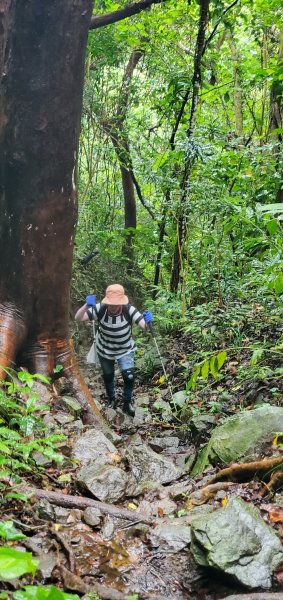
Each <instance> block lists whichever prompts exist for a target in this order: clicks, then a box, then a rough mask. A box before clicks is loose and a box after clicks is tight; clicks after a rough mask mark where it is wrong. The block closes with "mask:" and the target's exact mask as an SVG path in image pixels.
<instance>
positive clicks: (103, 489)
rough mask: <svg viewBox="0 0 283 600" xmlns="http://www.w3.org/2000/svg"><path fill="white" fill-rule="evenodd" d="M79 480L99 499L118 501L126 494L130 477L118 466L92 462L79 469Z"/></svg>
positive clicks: (80, 483) (82, 485)
mask: <svg viewBox="0 0 283 600" xmlns="http://www.w3.org/2000/svg"><path fill="white" fill-rule="evenodd" d="M77 481H78V483H79V485H80V487H82V488H83V489H86V490H88V491H89V492H91V494H92V495H93V496H95V498H98V500H101V501H102V502H117V501H118V500H120V499H121V498H123V496H124V495H125V491H126V488H127V484H128V477H127V475H126V473H125V472H124V471H122V469H119V468H118V467H113V466H110V465H100V466H97V465H95V464H91V465H87V466H86V467H83V468H82V469H81V470H80V471H79V473H78V475H77Z"/></svg>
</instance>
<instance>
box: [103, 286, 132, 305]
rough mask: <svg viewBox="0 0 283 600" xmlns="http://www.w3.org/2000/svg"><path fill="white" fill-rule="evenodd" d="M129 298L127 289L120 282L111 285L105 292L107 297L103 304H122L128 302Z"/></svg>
mask: <svg viewBox="0 0 283 600" xmlns="http://www.w3.org/2000/svg"><path fill="white" fill-rule="evenodd" d="M128 302H129V298H128V297H127V296H126V295H125V290H124V288H123V286H122V285H120V284H119V283H113V284H112V285H109V286H108V288H107V289H106V292H105V298H103V300H102V304H112V305H117V306H119V305H120V304H128Z"/></svg>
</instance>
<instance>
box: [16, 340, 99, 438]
mask: <svg viewBox="0 0 283 600" xmlns="http://www.w3.org/2000/svg"><path fill="white" fill-rule="evenodd" d="M25 358H26V362H27V364H28V368H29V370H30V371H31V372H32V373H42V374H44V375H46V376H49V377H50V376H51V377H52V376H53V377H54V368H55V367H56V365H62V367H63V370H62V371H61V372H60V375H63V376H64V377H66V379H67V380H68V381H69V382H70V383H71V386H72V388H73V391H74V395H75V397H76V399H77V400H78V402H79V403H80V404H81V406H82V407H83V409H84V414H83V421H84V423H88V424H91V425H94V426H95V427H97V428H98V429H101V430H103V431H105V432H109V431H110V428H109V426H108V424H107V422H106V421H105V419H104V418H103V417H102V415H101V412H100V410H99V408H98V407H97V405H96V403H95V401H94V399H93V397H92V395H91V393H90V390H89V389H88V387H87V385H86V383H85V382H84V379H83V376H82V374H81V372H80V370H79V368H78V365H77V361H76V357H75V353H74V349H73V344H72V342H71V340H60V339H47V340H39V341H37V343H35V344H33V345H32V346H30V347H29V349H28V350H27V351H26V353H25Z"/></svg>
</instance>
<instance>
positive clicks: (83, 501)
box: [19, 486, 152, 523]
mask: <svg viewBox="0 0 283 600" xmlns="http://www.w3.org/2000/svg"><path fill="white" fill-rule="evenodd" d="M19 487H20V490H21V491H23V493H29V494H33V495H34V496H36V497H37V498H44V499H45V500H48V502H50V503H51V504H55V505H56V506H63V507H65V508H78V509H80V510H84V509H85V508H88V507H93V508H98V509H99V510H100V511H101V512H102V513H104V514H107V515H112V516H113V517H117V518H120V519H126V520H127V521H134V522H137V521H139V522H140V523H151V522H152V519H150V518H149V517H148V516H146V515H145V514H143V513H140V512H138V511H134V510H128V509H127V508H120V507H119V506H114V504H107V503H105V502H99V500H93V499H92V498H86V497H84V496H71V495H65V494H62V493H60V492H49V491H45V490H40V489H38V488H32V487H26V486H19Z"/></svg>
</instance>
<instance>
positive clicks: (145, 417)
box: [133, 407, 152, 427]
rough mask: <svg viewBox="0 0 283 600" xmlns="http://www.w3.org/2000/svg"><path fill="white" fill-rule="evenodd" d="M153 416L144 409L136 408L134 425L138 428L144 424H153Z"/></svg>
mask: <svg viewBox="0 0 283 600" xmlns="http://www.w3.org/2000/svg"><path fill="white" fill-rule="evenodd" d="M151 420H152V419H151V415H150V413H148V412H145V411H144V410H143V409H142V408H140V407H137V408H136V414H135V416H134V418H133V424H134V425H135V426H136V427H139V426H140V425H143V424H144V423H151Z"/></svg>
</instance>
